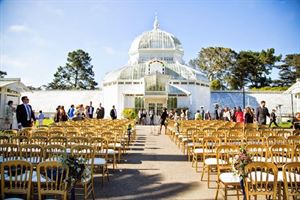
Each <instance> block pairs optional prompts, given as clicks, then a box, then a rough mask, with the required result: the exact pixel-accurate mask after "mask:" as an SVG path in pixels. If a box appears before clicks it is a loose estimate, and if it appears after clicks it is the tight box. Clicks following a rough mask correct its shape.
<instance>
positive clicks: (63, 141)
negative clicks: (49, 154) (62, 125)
mask: <svg viewBox="0 0 300 200" xmlns="http://www.w3.org/2000/svg"><path fill="white" fill-rule="evenodd" d="M48 143H49V144H50V145H52V144H57V145H62V146H64V147H66V146H67V143H68V139H67V138H66V137H63V136H53V137H50V138H49V141H48Z"/></svg>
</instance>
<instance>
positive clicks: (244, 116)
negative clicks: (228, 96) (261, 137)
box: [195, 101, 278, 127]
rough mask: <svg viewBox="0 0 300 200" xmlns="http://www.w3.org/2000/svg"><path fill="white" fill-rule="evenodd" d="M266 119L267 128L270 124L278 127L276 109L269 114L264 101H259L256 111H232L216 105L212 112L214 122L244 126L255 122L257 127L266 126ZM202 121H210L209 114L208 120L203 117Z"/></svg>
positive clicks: (235, 109)
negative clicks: (237, 123) (227, 122)
mask: <svg viewBox="0 0 300 200" xmlns="http://www.w3.org/2000/svg"><path fill="white" fill-rule="evenodd" d="M195 117H196V116H195ZM267 117H269V118H270V123H269V127H271V126H272V124H274V125H275V126H278V124H277V122H276V118H277V116H276V109H272V112H271V113H270V112H269V110H268V108H267V107H266V102H265V101H261V102H260V106H259V107H257V108H256V109H254V108H250V107H246V108H245V109H242V108H241V107H240V106H238V107H234V108H232V109H230V108H229V107H224V108H219V106H218V105H216V106H215V110H214V119H216V120H224V121H232V122H239V123H245V124H248V123H255V122H257V123H258V124H259V125H266V124H267ZM202 119H205V120H207V119H208V120H210V119H212V117H211V115H210V114H209V117H208V118H207V117H205V116H204V117H202Z"/></svg>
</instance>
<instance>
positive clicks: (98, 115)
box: [96, 103, 105, 119]
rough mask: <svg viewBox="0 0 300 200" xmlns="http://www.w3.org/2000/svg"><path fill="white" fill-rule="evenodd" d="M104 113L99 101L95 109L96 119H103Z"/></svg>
mask: <svg viewBox="0 0 300 200" xmlns="http://www.w3.org/2000/svg"><path fill="white" fill-rule="evenodd" d="M104 114H105V110H104V108H103V107H102V105H101V103H100V105H99V108H98V109H97V111H96V115H97V119H103V118H104Z"/></svg>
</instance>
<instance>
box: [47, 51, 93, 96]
mask: <svg viewBox="0 0 300 200" xmlns="http://www.w3.org/2000/svg"><path fill="white" fill-rule="evenodd" d="M91 60H92V59H91V57H90V56H89V54H88V53H86V52H84V51H83V50H81V49H79V50H76V51H72V52H69V53H68V58H67V63H66V65H65V66H64V67H62V66H60V67H58V69H57V71H56V73H55V74H54V79H53V81H52V82H51V83H49V84H48V86H47V88H48V89H62V90H66V89H88V90H90V89H95V86H96V85H97V83H96V81H95V80H94V76H95V73H94V71H93V65H91V64H90V62H91Z"/></svg>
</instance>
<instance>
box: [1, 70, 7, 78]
mask: <svg viewBox="0 0 300 200" xmlns="http://www.w3.org/2000/svg"><path fill="white" fill-rule="evenodd" d="M6 75H7V73H6V72H4V71H1V70H0V78H4V76H6Z"/></svg>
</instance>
